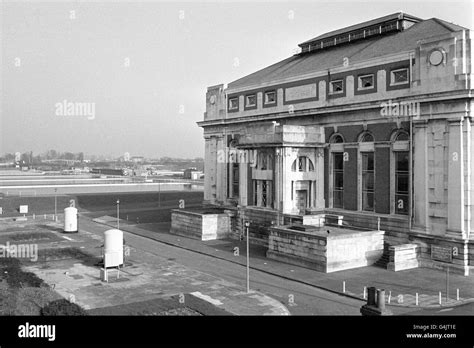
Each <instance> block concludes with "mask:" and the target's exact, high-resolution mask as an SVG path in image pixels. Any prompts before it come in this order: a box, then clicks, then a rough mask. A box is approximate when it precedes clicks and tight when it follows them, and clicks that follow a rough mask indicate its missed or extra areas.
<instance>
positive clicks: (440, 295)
mask: <svg viewBox="0 0 474 348" xmlns="http://www.w3.org/2000/svg"><path fill="white" fill-rule="evenodd" d="M439 304H440V305H441V291H440V292H439Z"/></svg>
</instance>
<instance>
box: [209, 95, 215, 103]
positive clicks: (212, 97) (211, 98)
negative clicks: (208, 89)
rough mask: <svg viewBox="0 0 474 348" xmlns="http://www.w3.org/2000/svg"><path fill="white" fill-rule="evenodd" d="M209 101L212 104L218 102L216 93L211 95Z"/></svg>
mask: <svg viewBox="0 0 474 348" xmlns="http://www.w3.org/2000/svg"><path fill="white" fill-rule="evenodd" d="M209 102H210V103H211V104H214V103H215V102H216V96H215V95H211V97H210V98H209Z"/></svg>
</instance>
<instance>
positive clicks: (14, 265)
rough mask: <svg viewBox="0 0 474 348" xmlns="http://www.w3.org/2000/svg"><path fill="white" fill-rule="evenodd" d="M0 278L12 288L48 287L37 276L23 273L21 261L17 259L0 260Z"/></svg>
mask: <svg viewBox="0 0 474 348" xmlns="http://www.w3.org/2000/svg"><path fill="white" fill-rule="evenodd" d="M0 278H1V279H4V280H6V282H7V283H8V285H9V287H11V288H22V287H34V288H39V287H41V286H45V287H47V286H48V285H47V284H46V283H45V282H44V281H43V280H42V279H41V278H38V276H36V274H34V273H31V272H25V271H23V270H22V269H21V262H20V260H18V259H16V258H2V259H0Z"/></svg>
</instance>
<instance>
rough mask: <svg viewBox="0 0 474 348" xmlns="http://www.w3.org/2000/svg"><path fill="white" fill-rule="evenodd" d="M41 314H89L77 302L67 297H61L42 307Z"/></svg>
mask: <svg viewBox="0 0 474 348" xmlns="http://www.w3.org/2000/svg"><path fill="white" fill-rule="evenodd" d="M41 315H44V316H55V315H87V312H86V311H85V310H83V309H82V307H80V306H78V305H77V304H75V303H71V302H69V301H67V300H65V299H63V298H62V299H59V300H56V301H52V302H50V303H48V304H47V305H46V306H45V307H43V308H42V309H41Z"/></svg>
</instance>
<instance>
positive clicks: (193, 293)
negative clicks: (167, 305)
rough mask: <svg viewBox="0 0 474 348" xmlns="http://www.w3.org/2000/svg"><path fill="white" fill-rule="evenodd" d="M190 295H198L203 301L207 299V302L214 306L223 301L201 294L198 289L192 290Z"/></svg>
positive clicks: (219, 304)
mask: <svg viewBox="0 0 474 348" xmlns="http://www.w3.org/2000/svg"><path fill="white" fill-rule="evenodd" d="M191 295H193V296H196V297H199V298H200V299H203V300H204V301H207V302H209V303H212V304H213V305H215V306H221V305H223V303H222V302H221V301H219V300H215V299H213V298H212V297H211V296H208V295H204V294H201V293H200V292H199V291H195V292H192V293H191Z"/></svg>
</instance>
